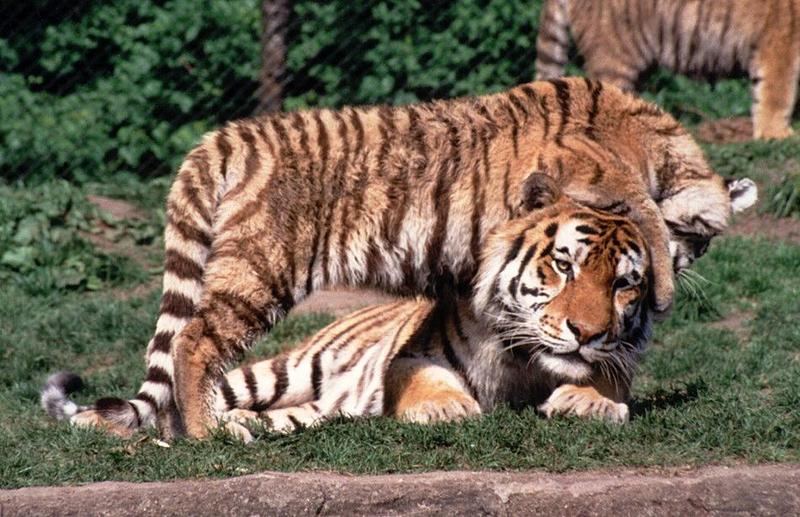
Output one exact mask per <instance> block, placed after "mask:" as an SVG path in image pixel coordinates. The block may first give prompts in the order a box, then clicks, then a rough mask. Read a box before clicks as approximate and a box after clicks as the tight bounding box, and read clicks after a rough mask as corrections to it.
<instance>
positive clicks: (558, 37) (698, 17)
mask: <svg viewBox="0 0 800 517" xmlns="http://www.w3.org/2000/svg"><path fill="white" fill-rule="evenodd" d="M798 17H800V0H659V1H657V2H652V1H650V0H603V1H602V2H598V1H595V0H546V1H545V5H544V7H543V10H542V15H541V18H540V26H539V36H538V38H537V42H536V49H537V58H536V77H537V79H540V80H541V79H552V78H556V77H560V76H562V75H563V74H564V66H565V64H566V62H567V51H568V48H569V37H568V33H569V32H571V33H572V36H573V39H574V41H575V44H576V46H577V47H578V51H579V53H580V54H581V55H582V56H583V58H584V61H585V69H586V73H587V75H588V76H589V77H592V78H596V79H599V80H603V81H607V82H610V83H612V84H614V85H616V86H618V87H620V88H622V89H624V90H633V89H635V88H636V87H637V86H638V84H639V82H640V79H641V78H642V76H643V74H645V73H647V72H648V71H650V70H651V69H653V68H654V67H656V66H662V67H664V68H667V69H670V70H673V71H675V72H679V73H684V74H688V75H692V76H697V77H704V78H710V79H713V78H716V77H730V76H736V75H741V74H745V75H749V76H750V78H751V80H752V81H753V123H754V124H753V125H754V128H753V135H754V136H755V138H783V137H786V136H788V135H790V134H791V129H790V127H789V119H790V116H791V113H792V111H793V107H794V103H795V96H796V92H797V82H798V77H799V76H800V18H798Z"/></svg>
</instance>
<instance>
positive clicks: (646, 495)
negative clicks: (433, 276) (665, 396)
mask: <svg viewBox="0 0 800 517" xmlns="http://www.w3.org/2000/svg"><path fill="white" fill-rule="evenodd" d="M798 486H800V465H762V466H741V467H732V468H727V467H704V468H700V469H660V470H640V471H636V470H618V471H601V472H582V473H577V474H546V473H539V472H525V473H496V472H491V473H486V472H432V473H428V474H416V475H384V476H363V477H351V476H343V475H339V474H329V473H301V474H282V473H264V474H258V475H253V476H245V477H240V478H232V479H224V480H206V481H176V482H172V483H145V484H133V483H116V482H106V483H97V484H92V485H84V486H80V487H60V488H47V487H45V488H24V489H20V490H5V491H0V515H3V517H10V516H12V515H82V516H84V515H159V516H162V515H311V514H313V515H435V514H445V515H514V516H516V515H539V514H546V515H565V516H574V515H637V516H638V515H797V514H798V512H800V490H798V489H797V487H798Z"/></svg>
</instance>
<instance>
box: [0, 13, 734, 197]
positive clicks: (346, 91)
mask: <svg viewBox="0 0 800 517" xmlns="http://www.w3.org/2000/svg"><path fill="white" fill-rule="evenodd" d="M258 4H259V2H258V0H210V1H208V2H204V3H203V7H202V8H198V4H197V2H195V1H194V0H166V1H164V0H116V1H114V2H104V1H101V0H80V1H77V2H65V1H64V0H31V1H29V2H24V3H16V4H14V3H4V4H0V10H1V11H2V12H3V14H4V19H6V20H9V21H8V22H6V23H2V24H0V141H2V142H3V145H2V146H0V179H5V180H6V181H17V180H24V181H25V182H26V183H28V184H30V183H31V182H33V183H36V182H40V181H43V180H47V179H51V178H56V177H60V178H66V179H69V180H71V181H73V182H77V183H84V182H87V181H91V180H103V181H108V180H110V179H112V178H115V177H116V176H117V175H118V174H120V173H132V174H135V175H138V176H140V177H144V178H150V177H154V176H159V175H165V174H169V173H170V172H172V171H173V170H174V169H175V167H176V165H177V162H178V161H179V160H180V159H181V157H182V156H183V155H184V154H185V153H186V151H187V150H188V149H189V148H190V147H191V146H192V145H193V143H195V142H196V141H197V140H198V138H199V136H200V135H201V134H202V133H203V132H205V131H207V130H209V129H211V128H213V127H215V126H216V125H218V124H220V123H221V122H224V121H227V120H231V119H233V118H237V117H243V116H247V115H249V114H251V113H252V110H253V108H254V107H255V99H254V92H255V89H256V86H257V84H256V77H257V73H258V67H259V30H260V22H259V9H258ZM292 6H293V12H292V14H291V16H290V18H289V22H288V26H287V45H288V48H287V54H286V74H285V77H284V93H285V102H284V107H285V108H286V109H289V110H292V109H297V108H302V107H306V106H341V105H344V104H367V103H385V102H389V103H406V102H412V101H416V100H427V99H431V98H441V97H453V96H458V95H468V94H479V93H484V92H489V91H497V90H500V89H503V88H506V87H509V86H512V85H515V84H518V83H521V82H526V81H530V80H531V79H532V78H533V75H534V60H535V41H536V35H537V25H538V18H539V10H540V7H541V0H459V1H457V2H428V1H422V0H402V1H370V2H351V1H349V0H321V1H320V0H299V1H294V2H292ZM10 20H13V23H11V21H10ZM571 70H572V71H578V70H579V68H577V67H574V66H573V67H572V68H571ZM747 88H748V86H747V84H746V82H744V81H725V82H721V83H718V84H717V85H716V86H714V87H712V86H710V85H707V84H699V83H694V82H691V81H689V80H686V79H685V78H676V77H674V76H672V75H670V74H664V73H659V74H656V75H655V76H654V77H653V78H652V80H651V81H650V83H649V84H648V87H647V90H648V95H649V96H650V97H651V98H652V99H654V100H656V101H658V102H660V103H661V104H662V105H664V106H666V107H667V108H669V109H671V110H673V111H674V112H676V113H678V114H679V115H681V116H683V117H684V119H685V120H688V121H697V120H698V119H699V118H702V117H703V116H712V117H716V116H719V115H723V114H725V115H730V114H744V113H746V112H747V110H748V108H749V95H748V92H747ZM712 92H713V93H712Z"/></svg>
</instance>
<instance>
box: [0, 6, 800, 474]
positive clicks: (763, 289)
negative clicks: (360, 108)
mask: <svg viewBox="0 0 800 517" xmlns="http://www.w3.org/2000/svg"><path fill="white" fill-rule="evenodd" d="M540 4H541V2H540V0H526V1H522V0H459V1H458V2H427V1H422V0H419V1H417V0H402V1H395V2H388V1H373V2H347V1H345V0H336V1H331V0H327V1H316V0H301V1H296V2H293V15H292V17H291V19H290V23H289V26H288V29H287V31H288V40H287V41H288V51H287V62H286V64H287V74H286V77H285V93H286V97H285V101H284V107H285V108H286V109H298V108H302V107H305V106H316V105H325V106H339V105H343V104H360V103H378V102H391V103H404V102H411V101H414V100H418V99H429V98H432V97H450V96H454V95H464V94H476V93H482V92H487V91H494V90H499V89H502V88H505V87H507V86H511V85H513V84H516V83H519V82H524V81H528V80H530V79H531V78H532V77H533V74H534V70H533V62H534V58H535V51H534V41H535V38H536V26H537V20H538V11H539V8H540ZM0 12H2V13H3V14H4V16H3V17H2V19H3V20H6V21H3V22H0V142H2V144H1V145H0V451H2V454H0V486H1V487H16V486H25V485H36V484H48V483H54V484H59V483H75V482H85V481H95V480H104V479H126V480H154V479H170V478H176V477H194V476H201V477H202V476H227V475H235V474H242V473H247V472H254V471H258V470H263V469H282V470H297V469H311V468H320V469H336V470H343V471H349V472H396V471H415V470H428V469H434V468H436V469H455V468H489V469H523V468H545V469H551V470H567V469H580V468H590V467H597V466H617V465H677V464H700V463H707V462H723V463H732V462H740V461H747V462H761V461H800V451H799V450H798V444H800V419H798V418H799V417H798V414H799V413H798V412H797V407H799V406H800V351H798V343H800V328H799V327H798V326H797V324H796V321H797V318H798V316H800V246H799V245H798V242H800V230H799V229H798V228H799V227H798V226H797V225H798V224H800V223H798V221H797V220H796V219H793V218H792V217H795V218H796V215H797V214H798V213H799V212H800V194H798V192H800V181H798V175H797V169H798V167H797V165H798V162H800V140H798V138H792V139H789V140H786V141H782V142H751V143H746V144H729V145H708V146H707V147H706V151H707V152H708V155H709V158H710V160H711V162H712V164H713V166H714V167H715V168H716V169H717V170H718V171H719V172H720V173H722V174H726V175H734V176H740V177H741V176H749V177H752V178H754V179H755V180H756V181H757V182H758V183H759V186H760V188H761V192H762V200H763V202H762V203H761V207H760V210H762V211H766V212H769V213H771V214H776V215H778V216H780V217H784V219H773V218H771V217H772V216H750V217H749V218H748V219H747V220H746V221H744V222H745V226H744V227H745V228H750V229H754V230H755V232H754V233H758V234H764V235H744V236H732V237H724V238H721V239H718V240H716V241H715V243H714V244H713V246H712V249H711V251H710V253H709V255H708V256H706V257H705V258H703V259H702V260H701V261H700V262H699V263H698V265H697V270H698V271H699V272H701V273H702V274H703V275H705V276H706V277H707V278H708V280H709V282H710V283H708V284H704V294H703V295H696V294H692V293H690V292H687V291H682V292H681V294H680V298H679V301H678V303H677V307H676V310H675V311H674V313H673V314H672V316H671V318H670V319H669V320H668V321H667V322H665V323H664V324H662V325H660V326H659V328H658V333H657V336H656V339H655V340H654V343H653V345H652V347H651V352H650V354H649V355H648V357H647V359H646V361H645V363H644V366H643V369H642V372H641V374H640V376H639V377H638V380H637V384H636V392H635V397H634V401H633V404H632V408H633V415H634V417H633V420H632V422H631V423H630V425H627V426H623V427H615V426H609V425H605V424H602V423H598V422H582V421H577V420H573V419H560V420H555V421H545V420H542V419H541V418H539V417H538V416H536V415H535V414H534V413H533V412H532V411H526V412H522V413H515V412H511V411H505V410H501V411H498V412H496V413H493V414H491V415H487V416H484V417H482V418H479V419H474V420H470V421H467V422H465V423H463V424H451V425H439V426H432V427H418V426H413V425H402V424H398V423H395V422H392V421H389V420H386V419H373V420H369V421H347V420H339V421H336V422H333V423H331V424H328V425H325V426H323V427H321V428H319V429H314V430H308V431H304V432H300V433H296V434H293V435H290V436H282V437H277V436H271V435H262V436H261V437H260V438H259V440H257V441H256V443H255V444H253V445H251V446H244V445H241V444H238V443H236V442H233V441H232V440H230V439H229V438H227V437H224V436H217V437H215V438H214V439H212V440H210V441H207V442H203V443H194V442H187V441H179V442H176V443H174V444H173V445H172V447H171V448H170V449H163V448H161V447H160V446H158V445H157V444H156V443H155V442H153V441H152V440H151V439H150V438H152V437H153V436H154V434H152V433H150V434H149V435H143V436H142V438H141V439H139V438H135V439H133V440H130V441H121V440H117V439H114V438H109V437H106V436H103V435H102V434H100V433H97V432H92V431H85V430H76V429H72V428H70V427H68V426H66V425H59V424H54V423H53V422H51V421H49V420H48V419H47V418H45V416H44V414H43V412H42V410H41V409H40V408H39V407H38V390H39V389H40V387H41V384H42V382H43V381H44V379H45V377H46V376H47V375H48V374H49V373H51V372H53V371H55V370H58V369H62V368H65V367H69V368H71V369H74V370H75V371H78V372H81V374H82V375H84V376H85V377H86V379H87V380H88V382H89V386H90V387H89V389H88V390H87V391H86V392H85V393H83V394H82V395H81V396H80V398H81V400H83V401H90V400H92V399H93V398H95V397H97V396H99V395H119V396H129V395H131V394H132V393H133V392H134V390H135V389H136V387H137V386H138V383H139V381H140V379H141V378H142V375H143V373H144V365H143V361H142V359H141V357H142V353H143V350H144V346H145V344H146V342H147V339H148V338H149V337H150V333H151V332H152V329H153V325H154V317H155V314H156V310H157V305H158V286H159V280H160V272H161V270H160V267H161V266H160V263H161V258H162V255H161V253H162V252H161V242H160V232H161V229H162V226H163V211H162V203H163V198H164V194H165V192H166V188H167V187H168V185H169V182H170V174H171V171H172V170H173V169H174V167H175V165H176V162H177V161H178V160H180V158H181V157H182V155H183V154H184V153H185V152H186V151H187V150H188V149H189V148H190V147H191V146H192V145H193V143H194V142H195V141H196V140H197V138H198V137H199V135H200V134H202V133H203V132H204V131H206V130H208V129H210V128H212V127H214V126H215V125H217V124H219V123H221V122H223V121H225V120H229V119H231V118H235V117H241V116H246V115H249V114H250V113H251V111H252V109H253V107H254V105H255V101H254V99H253V92H254V90H255V87H256V83H255V77H256V76H257V70H258V52H259V50H258V37H259V34H258V31H259V19H258V16H259V11H258V3H257V1H256V0H211V1H209V2H205V3H204V4H203V8H202V9H199V8H198V4H197V2H195V1H193V0H137V1H134V0H116V1H115V2H101V1H99V0H78V1H76V2H70V3H67V2H63V1H56V0H30V1H29V2H25V3H16V4H14V3H2V4H0ZM12 20H13V22H12ZM579 66H580V62H579V60H577V59H576V60H575V62H574V63H573V64H572V65H570V70H571V71H573V72H578V73H579V72H580V68H579ZM644 95H645V96H646V97H648V98H650V99H651V100H655V101H656V102H659V103H660V104H661V105H662V106H664V107H666V108H667V109H669V110H671V111H672V112H673V113H675V114H676V115H677V116H679V117H680V118H681V119H682V120H683V121H684V122H685V123H687V124H689V125H690V126H693V125H694V124H696V123H698V122H701V121H703V120H705V119H706V118H716V117H720V116H728V115H745V114H747V112H748V110H749V104H750V98H749V94H748V86H747V84H746V82H744V81H722V82H718V83H716V84H714V85H710V84H707V83H700V82H694V81H691V80H689V79H687V78H685V77H680V76H674V75H672V74H669V73H666V72H664V71H659V72H657V73H656V74H655V75H654V76H653V77H651V78H650V80H649V82H648V83H647V85H646V91H645V93H644ZM87 195H101V196H110V197H112V198H121V199H124V200H127V201H129V202H132V203H134V204H135V206H136V208H137V214H136V215H135V216H132V217H122V218H120V217H114V216H111V215H110V214H109V213H108V212H106V211H104V210H102V209H100V208H98V206H97V204H96V203H92V202H89V198H88V197H87ZM92 199H96V198H92ZM787 216H789V218H785V217H787ZM754 223H755V224H754ZM781 228H783V229H788V231H785V232H784V233H780V232H778V231H772V230H774V229H781ZM792 232H795V233H792ZM792 235H794V237H792ZM781 237H788V238H789V239H790V240H785V241H784V240H781V239H780V238H781ZM330 319H331V318H330V316H326V315H316V316H304V317H295V318H292V319H290V320H289V321H287V322H286V323H285V324H284V325H282V326H281V327H280V328H279V329H277V330H276V331H275V332H273V333H272V334H271V335H270V338H269V339H268V340H267V341H266V342H264V343H262V344H260V345H259V346H258V347H257V349H256V350H255V351H254V354H255V355H264V354H266V353H269V352H271V351H274V350H275V349H277V348H281V347H285V346H290V345H291V344H292V343H293V342H295V341H296V340H298V339H300V338H301V337H302V336H305V335H307V334H309V333H311V332H313V331H314V330H315V329H317V328H319V327H321V326H322V325H324V324H325V323H326V322H328V321H330Z"/></svg>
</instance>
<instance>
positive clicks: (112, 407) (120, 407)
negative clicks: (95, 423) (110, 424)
mask: <svg viewBox="0 0 800 517" xmlns="http://www.w3.org/2000/svg"><path fill="white" fill-rule="evenodd" d="M94 407H95V409H97V410H98V411H100V412H102V413H108V412H111V413H116V412H120V411H121V412H125V411H128V410H130V408H131V404H130V402H128V401H127V400H123V399H121V398H117V397H103V398H101V399H97V401H95V403H94Z"/></svg>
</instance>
